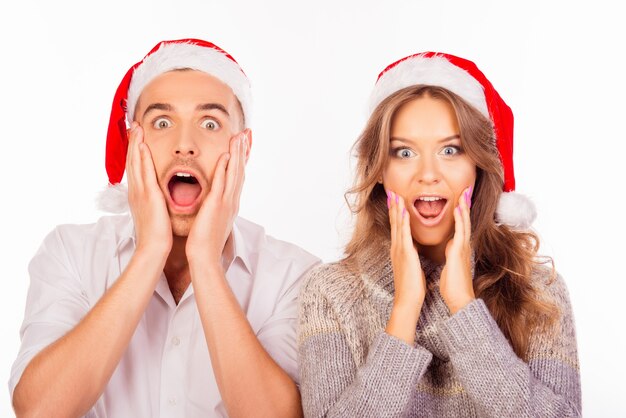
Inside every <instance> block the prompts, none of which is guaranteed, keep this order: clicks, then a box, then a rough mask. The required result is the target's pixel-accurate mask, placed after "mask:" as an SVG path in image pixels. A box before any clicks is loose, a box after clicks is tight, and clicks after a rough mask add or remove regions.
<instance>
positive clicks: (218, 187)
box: [209, 152, 230, 198]
mask: <svg viewBox="0 0 626 418" xmlns="http://www.w3.org/2000/svg"><path fill="white" fill-rule="evenodd" d="M229 160H230V154H229V153H227V152H225V153H224V154H222V155H220V158H219V159H218V160H217V164H216V165H215V173H214V174H213V181H212V182H211V190H210V191H209V195H210V196H212V197H216V198H219V197H221V196H222V195H223V194H224V184H225V182H226V169H227V167H228V164H229V163H228V162H229Z"/></svg>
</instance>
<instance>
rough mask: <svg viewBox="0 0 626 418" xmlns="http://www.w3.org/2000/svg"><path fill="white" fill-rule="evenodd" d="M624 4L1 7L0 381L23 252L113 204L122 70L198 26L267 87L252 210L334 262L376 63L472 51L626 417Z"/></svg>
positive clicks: (598, 396)
mask: <svg viewBox="0 0 626 418" xmlns="http://www.w3.org/2000/svg"><path fill="white" fill-rule="evenodd" d="M617 3H618V2H615V4H617ZM623 16H624V14H623V13H621V12H618V10H617V7H616V6H614V5H613V4H612V3H608V2H601V1H600V2H598V1H596V2H593V3H592V2H590V1H586V2H579V1H572V0H570V1H559V2H547V1H546V2H539V1H525V2H515V4H514V3H513V2H502V1H495V0H494V1H473V2H469V1H459V2H436V1H415V0H413V1H386V2H382V1H381V2H371V1H353V2H342V1H339V0H333V1H328V0H317V1H308V2H303V3H300V2H296V1H264V2H250V3H249V4H248V3H244V2H241V1H225V0H224V1H219V2H215V1H202V2H200V1H197V2H193V1H191V2H190V1H177V2H165V1H155V2H148V1H117V0H116V1H106V2H105V1H102V2H97V3H96V2H76V3H75V4H69V3H68V2H65V1H61V2H59V1H54V2H49V1H43V0H39V1H22V2H19V3H18V2H13V3H12V4H9V3H8V2H3V5H2V6H1V8H0V46H1V54H2V58H1V64H0V118H1V119H0V120H1V122H2V125H1V126H2V127H1V128H0V138H1V141H2V142H1V152H0V159H1V163H0V170H1V171H0V179H1V182H2V204H1V205H0V211H1V212H0V222H2V224H1V228H2V229H1V231H2V240H1V241H0V243H1V244H0V245H1V246H2V247H1V248H0V254H1V255H0V257H2V267H3V274H2V275H1V279H0V280H1V281H2V285H1V286H2V287H1V289H2V290H1V291H0V298H1V299H0V318H1V321H0V326H1V328H0V331H1V335H2V345H1V346H0V382H6V381H7V380H8V378H9V371H10V367H11V364H12V362H13V359H14V358H15V356H16V354H17V350H18V347H19V326H20V323H21V320H22V316H23V311H24V303H25V298H26V291H27V288H28V274H27V264H28V261H29V260H30V258H31V257H32V255H33V254H34V253H35V251H36V249H37V247H38V246H39V245H40V243H41V241H42V239H43V238H44V236H45V235H46V234H47V232H49V231H50V230H51V229H52V228H53V227H54V226H55V225H57V224H61V223H88V222H93V221H95V220H96V219H97V218H98V217H99V216H101V215H102V214H101V213H99V212H97V211H96V210H95V208H94V203H93V201H94V198H95V196H96V194H97V192H98V191H99V190H101V189H102V188H103V187H104V186H105V185H106V183H107V178H106V175H105V170H104V146H105V136H106V128H107V123H108V117H109V111H110V105H111V100H112V98H113V94H114V91H115V89H116V88H117V85H118V83H119V81H120V80H121V78H122V76H123V75H124V74H125V72H126V70H127V69H128V68H129V67H130V66H131V65H132V64H134V63H135V62H137V61H138V60H140V59H141V58H142V57H143V56H144V55H145V54H146V53H147V52H148V51H149V50H150V49H151V48H152V46H153V45H154V44H156V43H157V42H158V41H160V40H163V39H178V38H183V37H199V38H204V39H207V40H210V41H213V42H215V43H216V44H218V45H220V46H221V47H223V48H224V49H226V50H227V51H229V52H230V53H231V54H233V55H234V57H235V58H236V59H237V60H238V61H239V63H240V64H241V65H242V67H243V68H244V70H245V71H246V73H247V74H248V76H249V78H250V79H251V81H252V84H253V95H254V98H255V106H254V120H253V140H254V143H253V148H252V157H251V160H250V162H249V165H248V169H247V182H246V185H245V189H244V195H243V197H242V200H243V203H242V208H241V215H243V216H244V217H247V218H249V219H251V220H253V221H255V222H257V223H260V224H262V225H264V226H265V227H266V229H267V231H268V232H269V233H270V234H272V235H274V236H276V237H278V238H282V239H285V240H288V241H292V242H295V243H297V244H299V245H300V246H302V247H304V248H305V249H307V250H309V251H311V252H313V253H315V254H317V255H319V256H320V257H322V258H323V259H324V261H333V260H335V259H337V258H338V257H340V255H341V248H342V245H343V244H344V243H345V240H346V238H347V236H348V232H349V220H350V219H349V216H348V212H347V209H346V206H345V204H344V203H343V202H344V201H343V193H344V192H345V190H346V188H347V187H348V186H349V184H350V182H351V166H350V161H351V160H350V146H351V145H352V143H353V141H354V140H355V138H356V137H357V135H358V133H359V131H360V129H361V128H362V127H363V126H364V123H365V120H366V101H367V97H368V95H369V92H370V90H371V88H372V86H373V84H374V81H375V79H376V76H377V75H378V72H379V71H381V70H382V69H383V68H384V67H385V66H386V65H387V64H389V63H391V62H393V61H395V60H397V59H399V58H401V57H404V56H406V55H409V54H412V53H415V52H419V51H425V50H434V51H444V52H448V53H452V54H455V55H460V56H462V57H467V58H469V59H471V60H473V61H474V62H476V63H477V64H478V66H479V68H481V69H482V70H483V72H484V73H485V74H486V75H487V77H488V78H490V80H491V81H492V82H493V84H494V85H495V86H496V88H497V89H498V90H499V92H500V94H501V95H502V96H503V97H504V98H505V100H506V101H507V102H508V104H509V105H510V106H511V107H512V108H513V111H514V114H515V117H516V130H515V141H516V143H515V163H516V177H517V186H518V187H517V189H518V191H520V192H523V193H525V194H527V195H529V196H530V197H532V198H533V199H534V201H535V203H536V204H537V207H538V209H539V217H538V220H537V222H536V224H535V226H536V229H537V230H538V232H539V233H540V235H541V237H542V239H543V246H542V251H543V253H544V254H548V255H552V256H553V257H554V259H555V262H556V266H557V269H558V270H559V271H560V272H561V273H562V274H563V276H564V277H565V279H566V282H567V284H568V286H569V290H570V294H571V299H572V302H573V306H574V311H575V316H576V322H577V324H576V325H577V331H578V347H579V353H580V363H581V376H582V385H583V410H584V413H585V416H588V417H609V416H617V415H620V413H621V414H625V413H626V407H625V406H624V402H623V396H624V395H623V391H624V389H625V388H626V387H625V386H624V383H623V382H624V376H626V366H625V364H624V361H623V358H624V353H626V337H625V335H624V325H623V322H622V320H623V318H624V314H623V312H624V311H623V307H624V290H625V289H626V286H625V285H624V281H625V279H626V274H624V269H623V267H621V264H619V263H620V262H622V261H623V260H624V255H623V253H624V249H626V246H625V245H624V243H623V241H624V236H625V234H626V229H625V227H624V219H625V214H626V205H625V204H623V203H622V202H624V199H623V194H624V193H625V192H624V188H623V187H622V185H623V184H624V180H626V176H625V175H624V173H623V169H624V166H625V165H626V159H625V155H626V147H625V145H624V141H625V139H626V138H625V134H624V130H625V129H624V126H623V125H624V120H625V117H624V110H626V109H625V106H624V97H625V95H626V83H625V82H624V68H623V66H622V64H623V61H624V60H623V58H622V56H621V55H622V54H623V52H624V43H623V42H624V41H623V40H624V39H626V30H625V29H624V27H625V25H624V23H623ZM620 260H621V261H620ZM4 388H5V389H3V390H1V388H0V416H3V417H4V416H11V415H12V410H11V408H10V402H9V396H8V390H7V389H6V386H4Z"/></svg>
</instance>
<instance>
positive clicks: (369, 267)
mask: <svg viewBox="0 0 626 418" xmlns="http://www.w3.org/2000/svg"><path fill="white" fill-rule="evenodd" d="M390 249H391V240H385V241H383V242H381V243H380V245H377V246H372V248H370V249H369V250H367V251H365V252H364V253H363V254H361V255H360V257H359V258H358V263H359V266H358V267H359V270H360V271H361V272H362V273H363V274H364V275H365V277H366V278H367V280H368V281H370V282H371V283H373V284H375V285H378V286H380V287H383V288H386V289H388V290H391V289H393V268H392V266H391V257H390ZM419 259H420V264H421V267H422V270H423V271H424V275H425V276H426V281H427V282H428V283H429V284H431V283H436V282H439V277H440V275H441V271H442V270H443V267H444V265H443V264H437V263H435V262H434V261H432V260H430V259H428V258H426V257H424V256H423V255H421V254H420V255H419Z"/></svg>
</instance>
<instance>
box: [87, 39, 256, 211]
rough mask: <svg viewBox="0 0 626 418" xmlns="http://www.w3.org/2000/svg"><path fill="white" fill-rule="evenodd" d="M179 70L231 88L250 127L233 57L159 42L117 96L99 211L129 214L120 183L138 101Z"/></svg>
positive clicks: (246, 91) (186, 42)
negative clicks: (105, 184)
mask: <svg viewBox="0 0 626 418" xmlns="http://www.w3.org/2000/svg"><path fill="white" fill-rule="evenodd" d="M180 69H191V70H197V71H202V72H205V73H207V74H210V75H212V76H214V77H215V78H217V79H219V80H220V81H222V82H223V83H224V84H226V85H227V86H228V87H230V88H231V89H232V91H233V93H234V94H235V96H236V97H237V99H238V100H239V103H240V104H241V108H242V110H243V117H244V124H245V127H246V128H248V127H250V113H251V105H252V97H251V92H250V82H249V80H248V77H247V76H246V75H245V73H244V72H243V70H242V69H241V67H240V66H239V64H237V61H235V59H234V58H233V57H232V56H231V55H230V54H228V53H227V52H226V51H224V50H223V49H221V48H220V47H218V46H217V45H215V44H213V43H211V42H207V41H203V40H201V39H179V40H173V41H162V42H159V43H158V44H157V45H155V47H154V48H152V50H151V51H150V52H149V53H148V55H146V56H145V57H144V59H143V60H141V61H140V62H138V63H136V64H135V65H133V66H132V67H131V68H130V69H129V70H128V72H127V73H126V75H125V76H124V78H123V79H122V82H121V83H120V85H119V87H118V88H117V91H116V92H115V97H114V98H113V106H112V108H111V118H110V119H109V129H108V132H107V144H106V161H105V166H106V170H107V175H108V177H109V186H108V187H107V189H106V190H104V191H103V192H102V193H101V194H100V196H99V197H98V202H97V203H98V208H99V209H101V210H104V211H106V212H113V213H122V212H127V211H128V190H127V188H126V185H124V184H122V183H120V182H121V181H122V177H123V176H124V170H125V168H126V152H127V150H128V134H127V129H128V126H130V124H131V123H132V121H133V120H134V113H135V107H136V105H137V100H139V96H141V92H142V91H143V89H144V88H145V87H146V86H147V85H148V84H149V83H150V82H151V81H152V80H153V79H154V78H156V77H157V76H159V75H161V74H163V73H166V72H168V71H172V70H180Z"/></svg>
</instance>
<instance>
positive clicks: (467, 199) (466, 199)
mask: <svg viewBox="0 0 626 418" xmlns="http://www.w3.org/2000/svg"><path fill="white" fill-rule="evenodd" d="M464 194H465V204H466V205H467V206H469V202H470V198H469V190H466V191H465V193H464Z"/></svg>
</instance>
